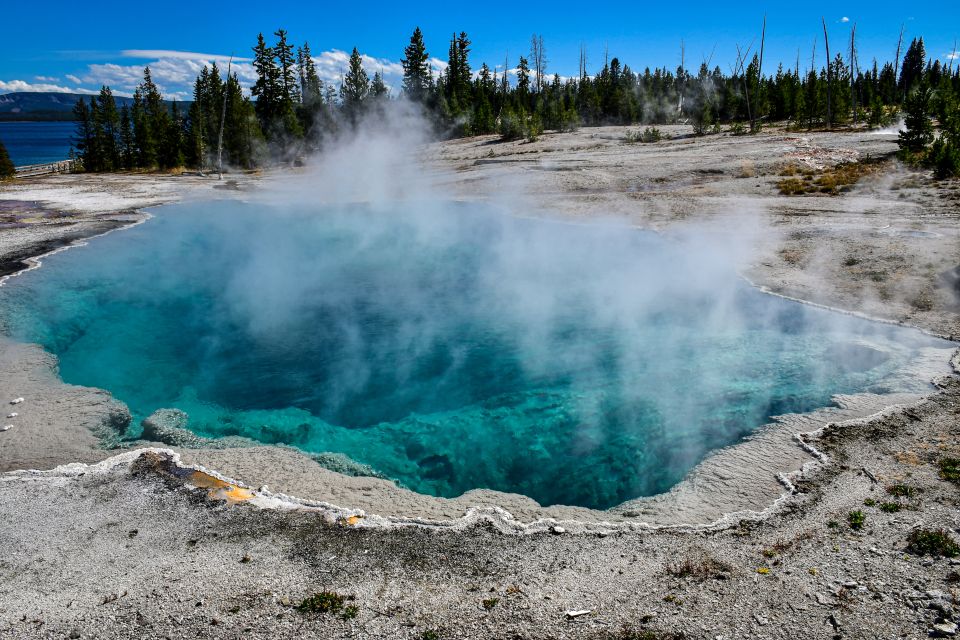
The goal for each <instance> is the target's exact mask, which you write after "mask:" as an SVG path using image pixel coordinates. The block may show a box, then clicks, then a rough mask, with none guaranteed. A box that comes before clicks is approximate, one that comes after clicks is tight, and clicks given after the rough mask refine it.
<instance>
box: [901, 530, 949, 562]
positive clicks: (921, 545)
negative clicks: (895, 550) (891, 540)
mask: <svg viewBox="0 0 960 640" xmlns="http://www.w3.org/2000/svg"><path fill="white" fill-rule="evenodd" d="M907 551H909V552H910V553H914V554H916V555H918V556H939V557H944V558H956V557H957V556H958V555H960V545H958V544H957V543H956V541H955V540H954V539H953V538H951V537H950V534H949V533H947V532H946V531H945V530H943V529H915V530H914V531H912V532H911V533H910V535H909V536H908V537H907Z"/></svg>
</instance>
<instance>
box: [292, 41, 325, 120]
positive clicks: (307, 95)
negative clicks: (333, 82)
mask: <svg viewBox="0 0 960 640" xmlns="http://www.w3.org/2000/svg"><path fill="white" fill-rule="evenodd" d="M297 70H298V72H299V75H300V96H301V98H300V99H301V101H302V102H303V105H304V106H306V107H308V108H315V107H316V106H318V105H319V104H320V103H322V102H323V93H322V91H323V83H322V82H321V81H320V76H318V75H317V67H316V65H315V64H314V62H313V56H312V54H311V53H310V44H309V43H307V42H304V43H303V46H302V47H300V48H299V49H297Z"/></svg>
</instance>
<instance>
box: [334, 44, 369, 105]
mask: <svg viewBox="0 0 960 640" xmlns="http://www.w3.org/2000/svg"><path fill="white" fill-rule="evenodd" d="M369 93H370V79H369V77H368V76H367V72H366V71H364V70H363V60H362V59H361V58H360V52H359V51H357V48H356V47H354V48H353V52H352V53H351V54H350V66H349V68H348V69H347V75H345V76H344V77H343V84H342V85H340V99H341V100H342V101H343V110H344V112H346V114H347V117H348V118H349V119H350V122H351V123H352V124H356V123H357V121H358V120H359V118H360V116H361V114H362V112H363V103H364V101H365V100H366V99H367V95H368V94H369Z"/></svg>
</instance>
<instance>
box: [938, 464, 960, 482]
mask: <svg viewBox="0 0 960 640" xmlns="http://www.w3.org/2000/svg"><path fill="white" fill-rule="evenodd" d="M937 466H938V467H939V468H940V477H941V478H943V479H944V480H946V481H948V482H952V483H954V484H960V458H942V459H941V460H940V462H938V463H937Z"/></svg>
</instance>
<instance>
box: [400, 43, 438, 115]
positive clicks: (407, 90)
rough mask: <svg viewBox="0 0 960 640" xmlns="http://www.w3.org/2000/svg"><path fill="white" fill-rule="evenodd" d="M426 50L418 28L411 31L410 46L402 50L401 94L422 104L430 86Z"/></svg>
mask: <svg viewBox="0 0 960 640" xmlns="http://www.w3.org/2000/svg"><path fill="white" fill-rule="evenodd" d="M427 60H428V55H427V48H426V46H425V45H424V44H423V33H422V32H421V31H420V27H417V28H416V29H414V30H413V35H412V36H410V44H408V45H407V46H406V48H405V49H404V50H403V59H402V60H401V61H400V62H401V64H403V93H404V95H406V96H407V98H409V99H410V100H413V101H414V102H423V101H424V100H425V99H426V96H427V91H428V89H429V87H430V85H431V76H430V67H429V66H428V65H427Z"/></svg>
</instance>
